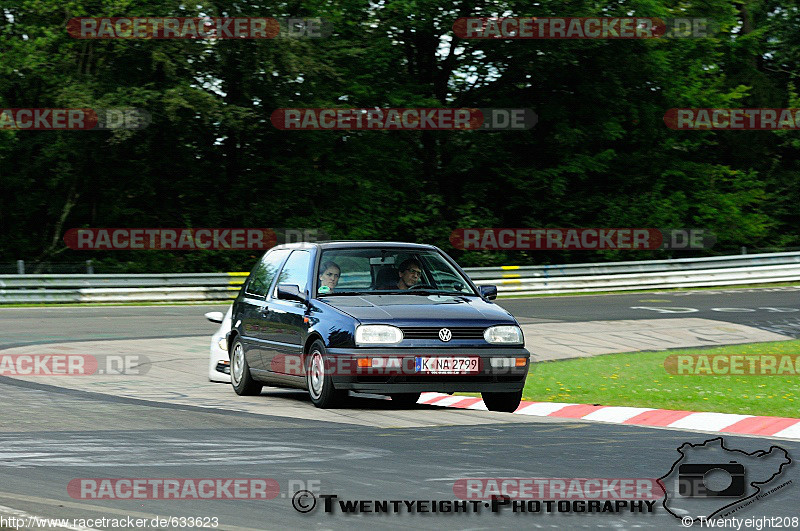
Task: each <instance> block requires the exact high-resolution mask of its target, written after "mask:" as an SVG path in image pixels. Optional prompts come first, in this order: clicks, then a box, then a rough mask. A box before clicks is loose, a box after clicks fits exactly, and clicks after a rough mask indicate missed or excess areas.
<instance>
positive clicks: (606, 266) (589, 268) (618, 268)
mask: <svg viewBox="0 0 800 531" xmlns="http://www.w3.org/2000/svg"><path fill="white" fill-rule="evenodd" d="M783 264H800V252H791V253H763V254H737V255H732V256H711V257H703V258H677V259H675V260H643V261H639V262H605V263H600V264H564V265H538V266H501V267H467V268H465V271H466V272H467V273H469V276H470V278H471V279H472V280H476V281H477V280H483V279H487V278H488V279H499V278H528V277H534V278H537V277H543V278H552V277H562V276H584V275H611V274H625V273H658V272H664V271H692V270H701V269H722V268H734V267H758V266H767V265H783Z"/></svg>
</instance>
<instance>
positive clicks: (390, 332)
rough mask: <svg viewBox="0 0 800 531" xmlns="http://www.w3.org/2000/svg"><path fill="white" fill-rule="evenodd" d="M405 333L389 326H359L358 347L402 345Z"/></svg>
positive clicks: (357, 329)
mask: <svg viewBox="0 0 800 531" xmlns="http://www.w3.org/2000/svg"><path fill="white" fill-rule="evenodd" d="M402 340H403V331H402V330H400V329H399V328H397V327H396V326H389V325H359V326H358V327H357V328H356V345H386V344H390V343H400V342H401V341H402Z"/></svg>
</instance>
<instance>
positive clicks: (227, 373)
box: [206, 306, 233, 383]
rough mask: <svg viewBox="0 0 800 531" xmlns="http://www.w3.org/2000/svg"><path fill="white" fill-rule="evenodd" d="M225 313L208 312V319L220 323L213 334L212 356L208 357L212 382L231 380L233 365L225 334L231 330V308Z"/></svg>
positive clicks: (209, 376) (209, 374)
mask: <svg viewBox="0 0 800 531" xmlns="http://www.w3.org/2000/svg"><path fill="white" fill-rule="evenodd" d="M232 309H233V306H231V307H229V308H228V311H227V312H226V313H225V314H224V315H223V314H222V312H208V313H207V314H206V319H208V320H209V321H211V322H212V323H219V329H218V330H217V331H216V332H214V335H213V336H211V348H210V356H209V359H208V379H209V380H211V381H212V382H224V383H230V382H231V366H230V359H229V357H228V347H227V345H226V344H225V341H226V340H225V336H226V335H227V334H228V332H230V331H231V310H232Z"/></svg>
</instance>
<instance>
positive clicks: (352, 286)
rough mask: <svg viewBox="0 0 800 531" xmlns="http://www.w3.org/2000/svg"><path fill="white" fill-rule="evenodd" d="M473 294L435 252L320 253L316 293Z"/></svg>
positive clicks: (377, 248) (470, 288) (383, 250)
mask: <svg viewBox="0 0 800 531" xmlns="http://www.w3.org/2000/svg"><path fill="white" fill-rule="evenodd" d="M415 293H419V294H431V293H435V294H448V295H477V294H476V293H475V291H474V290H473V289H472V287H471V286H470V284H469V282H468V280H467V279H466V278H464V276H463V275H462V274H461V273H460V272H459V271H458V270H456V269H455V268H454V267H453V266H452V265H450V263H449V262H448V261H447V259H446V258H445V257H444V256H442V254H441V253H439V252H437V251H435V250H425V249H403V248H380V247H376V248H360V249H329V250H325V251H323V253H322V257H321V259H320V266H319V271H318V273H317V294H318V295H320V296H326V295H364V294H380V295H391V294H415Z"/></svg>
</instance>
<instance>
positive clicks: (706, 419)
mask: <svg viewBox="0 0 800 531" xmlns="http://www.w3.org/2000/svg"><path fill="white" fill-rule="evenodd" d="M752 416H753V415H734V414H733V413H692V414H691V415H688V416H686V417H683V418H682V419H680V420H676V421H675V422H673V423H672V424H669V426H668V427H670V428H686V429H690V430H704V431H719V430H721V429H722V428H727V427H728V426H731V425H733V424H736V423H737V422H739V421H740V420H743V419H749V418H751V417H752Z"/></svg>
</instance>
